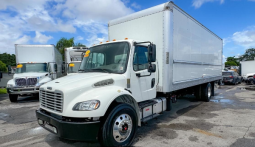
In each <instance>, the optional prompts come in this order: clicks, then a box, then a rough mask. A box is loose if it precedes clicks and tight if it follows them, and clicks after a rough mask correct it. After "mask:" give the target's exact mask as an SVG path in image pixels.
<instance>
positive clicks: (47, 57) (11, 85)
mask: <svg viewBox="0 0 255 147" xmlns="http://www.w3.org/2000/svg"><path fill="white" fill-rule="evenodd" d="M15 55H16V64H17V67H16V72H15V74H14V75H13V79H11V80H9V81H8V83H7V92H8V93H9V99H10V101H11V102H16V101H17V99H18V96H19V95H28V94H29V95H30V94H34V95H38V94H39V87H40V86H41V85H43V84H45V83H47V82H49V81H52V80H54V79H57V78H59V77H61V76H62V64H63V62H62V55H61V54H60V53H59V51H58V50H57V49H56V48H55V46H54V45H21V44H15Z"/></svg>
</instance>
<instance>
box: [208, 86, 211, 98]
mask: <svg viewBox="0 0 255 147" xmlns="http://www.w3.org/2000/svg"><path fill="white" fill-rule="evenodd" d="M210 97H211V87H208V98H210Z"/></svg>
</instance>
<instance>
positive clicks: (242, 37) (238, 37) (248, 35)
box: [232, 26, 255, 48]
mask: <svg viewBox="0 0 255 147" xmlns="http://www.w3.org/2000/svg"><path fill="white" fill-rule="evenodd" d="M232 39H233V41H234V42H235V44H238V45H241V46H243V47H245V48H251V47H253V48H255V26H254V27H251V28H250V29H248V30H244V31H241V32H235V33H234V34H233V36H232Z"/></svg>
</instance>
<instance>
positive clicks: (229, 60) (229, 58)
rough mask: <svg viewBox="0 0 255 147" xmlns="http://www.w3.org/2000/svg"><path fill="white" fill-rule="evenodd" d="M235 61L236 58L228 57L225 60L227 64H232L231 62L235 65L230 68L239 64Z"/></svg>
mask: <svg viewBox="0 0 255 147" xmlns="http://www.w3.org/2000/svg"><path fill="white" fill-rule="evenodd" d="M237 60H238V58H235V57H228V58H227V62H228V64H230V63H233V62H234V63H235V64H236V65H232V66H238V65H239V64H240V63H239V62H238V61H237ZM225 65H226V64H225Z"/></svg>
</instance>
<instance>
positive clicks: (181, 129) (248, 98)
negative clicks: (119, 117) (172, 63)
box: [0, 85, 255, 147]
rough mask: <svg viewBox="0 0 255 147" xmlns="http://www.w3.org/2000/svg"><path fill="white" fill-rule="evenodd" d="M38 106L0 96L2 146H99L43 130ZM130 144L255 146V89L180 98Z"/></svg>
mask: <svg viewBox="0 0 255 147" xmlns="http://www.w3.org/2000/svg"><path fill="white" fill-rule="evenodd" d="M38 107H39V100H38V97H29V96H27V97H21V98H19V100H18V102H17V103H11V102H10V101H9V99H8V95H0V146H1V147H16V146H17V147H19V146H26V147H27V146H36V147H45V146H46V147H47V146H52V147H53V146H54V147H63V146H64V147H72V146H75V147H79V146H99V143H97V142H94V143H93V142H76V141H70V140H66V139H62V138H59V137H57V136H56V135H54V134H52V133H49V132H48V131H46V130H44V129H43V128H41V127H40V126H39V125H38V124H37V121H36V117H35V110H36V109H37V108H38ZM88 133H89V132H88ZM133 145H134V146H146V147H154V146H161V147H169V146H174V147H183V146H189V147H190V146H191V147H193V146H194V147H200V146H201V147H204V146H210V147H226V146H231V147H240V146H242V147H254V146H255V91H250V90H246V89H245V85H237V86H234V85H224V86H221V87H219V89H218V90H217V92H216V95H215V96H214V97H213V98H212V99H211V101H210V102H201V101H196V100H195V98H194V97H193V96H192V95H190V96H186V97H182V98H180V99H178V101H177V103H175V104H173V110H172V111H170V112H164V113H163V114H162V115H160V116H159V117H158V118H157V119H153V120H150V121H149V122H148V123H147V124H144V125H143V126H142V127H139V129H138V132H137V135H136V138H135V141H134V143H133Z"/></svg>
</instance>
